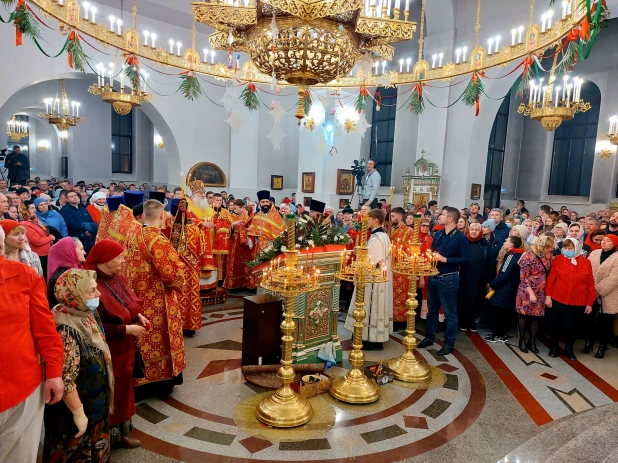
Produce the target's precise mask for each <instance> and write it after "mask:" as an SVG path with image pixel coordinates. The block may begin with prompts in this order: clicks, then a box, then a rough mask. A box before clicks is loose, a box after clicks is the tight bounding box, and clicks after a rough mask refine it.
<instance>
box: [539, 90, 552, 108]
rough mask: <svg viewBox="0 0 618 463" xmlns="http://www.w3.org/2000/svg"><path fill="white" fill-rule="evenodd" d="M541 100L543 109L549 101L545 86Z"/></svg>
mask: <svg viewBox="0 0 618 463" xmlns="http://www.w3.org/2000/svg"><path fill="white" fill-rule="evenodd" d="M541 98H543V101H542V102H541V106H543V107H545V104H546V103H547V102H548V101H549V100H550V98H547V85H546V86H545V87H543V93H542V95H541Z"/></svg>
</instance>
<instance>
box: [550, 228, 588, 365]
mask: <svg viewBox="0 0 618 463" xmlns="http://www.w3.org/2000/svg"><path fill="white" fill-rule="evenodd" d="M596 297H597V293H596V290H595V285H594V276H593V274H592V265H591V264H590V261H589V260H588V259H586V258H585V257H584V256H583V255H582V245H581V243H580V242H579V240H577V239H575V238H565V240H564V241H563V242H562V254H561V255H559V256H556V258H555V259H554V262H553V263H552V266H551V271H550V272H549V276H548V278H547V287H546V288H545V305H546V306H547V308H548V309H550V310H549V314H548V315H549V316H548V319H549V332H550V338H551V347H550V349H549V356H550V357H552V358H555V357H557V356H558V349H559V346H558V343H559V341H560V336H561V335H562V337H563V339H564V355H566V357H567V358H568V359H569V360H577V357H575V354H574V353H573V344H574V343H575V337H576V335H577V325H578V323H579V321H580V318H581V316H582V315H583V314H590V312H592V304H593V303H594V300H595V299H596Z"/></svg>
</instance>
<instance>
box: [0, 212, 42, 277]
mask: <svg viewBox="0 0 618 463" xmlns="http://www.w3.org/2000/svg"><path fill="white" fill-rule="evenodd" d="M0 227H2V230H3V231H4V234H5V235H6V236H5V238H4V250H5V255H6V260H12V261H14V262H21V263H22V264H26V265H27V266H28V267H30V268H32V269H34V271H35V272H36V273H37V274H38V275H39V276H40V277H41V278H42V279H43V281H45V277H44V276H43V273H44V272H43V266H42V265H41V259H40V258H39V256H38V255H37V254H36V253H35V252H34V251H32V249H30V245H29V243H28V237H27V236H26V227H24V226H23V222H16V221H14V220H1V221H0Z"/></svg>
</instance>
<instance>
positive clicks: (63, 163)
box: [60, 156, 69, 178]
mask: <svg viewBox="0 0 618 463" xmlns="http://www.w3.org/2000/svg"><path fill="white" fill-rule="evenodd" d="M60 170H61V171H62V174H61V176H62V178H67V177H68V176H69V158H68V157H67V156H62V157H61V158H60Z"/></svg>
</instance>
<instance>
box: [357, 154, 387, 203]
mask: <svg viewBox="0 0 618 463" xmlns="http://www.w3.org/2000/svg"><path fill="white" fill-rule="evenodd" d="M380 183H382V178H381V177H380V173H379V172H378V171H377V170H376V162H375V161H374V160H373V159H370V160H369V161H367V177H365V186H364V188H363V202H362V203H361V205H362V204H365V205H367V206H369V207H370V208H371V209H378V208H379V207H380V205H379V203H378V191H379V190H380Z"/></svg>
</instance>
